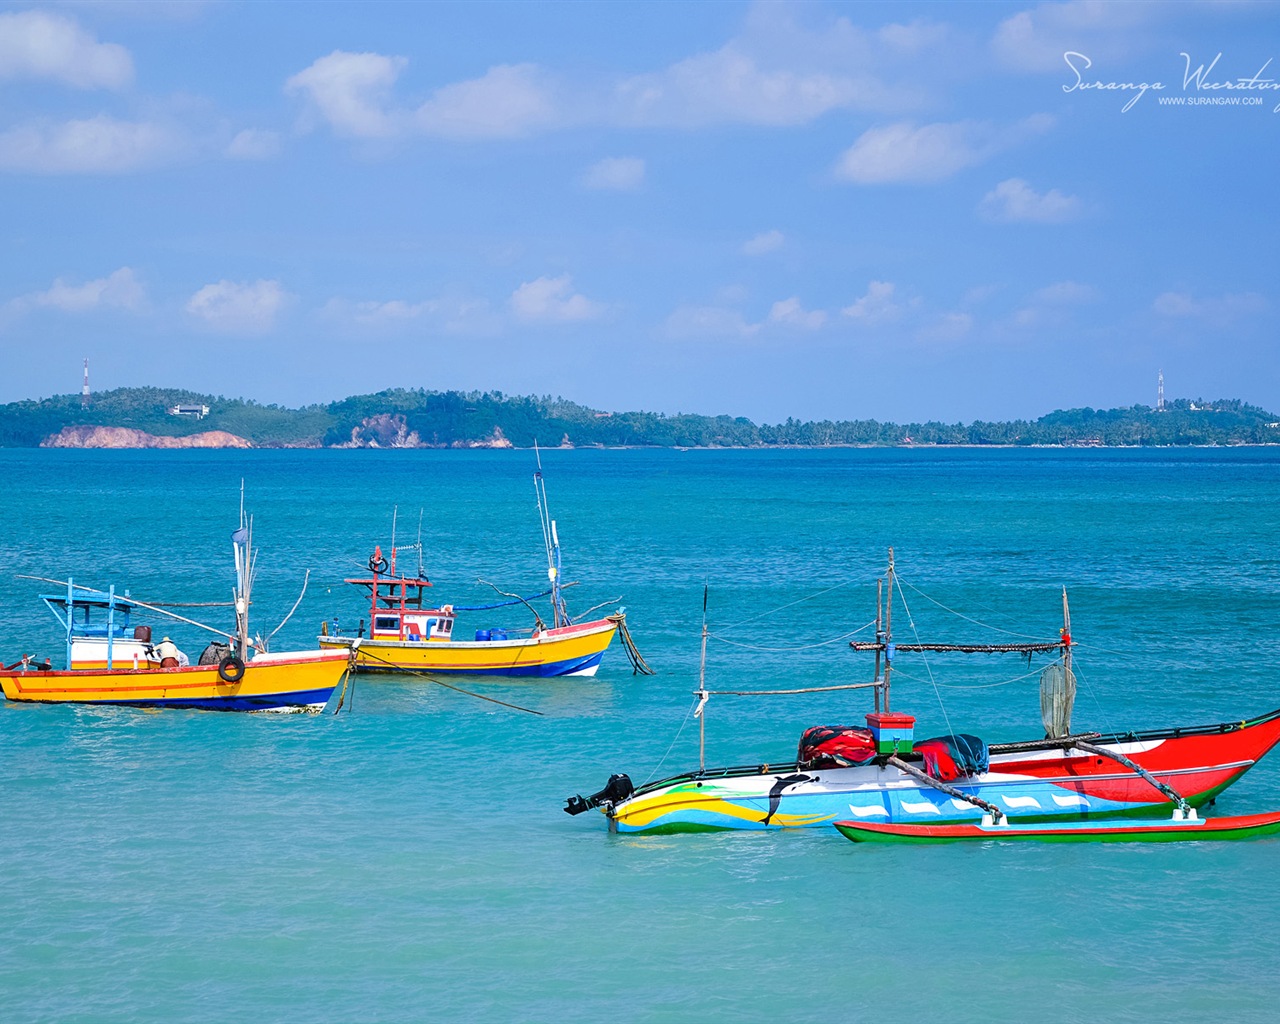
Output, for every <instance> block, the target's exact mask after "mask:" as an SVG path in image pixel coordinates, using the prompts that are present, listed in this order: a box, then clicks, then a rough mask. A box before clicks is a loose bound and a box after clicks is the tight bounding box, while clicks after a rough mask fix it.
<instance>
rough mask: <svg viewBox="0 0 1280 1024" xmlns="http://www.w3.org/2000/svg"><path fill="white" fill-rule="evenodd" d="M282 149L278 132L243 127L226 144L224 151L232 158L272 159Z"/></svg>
mask: <svg viewBox="0 0 1280 1024" xmlns="http://www.w3.org/2000/svg"><path fill="white" fill-rule="evenodd" d="M282 149H283V147H282V146H281V143H280V133H279V132H272V131H264V130H262V129H258V128H245V129H244V130H243V131H239V132H237V133H236V134H235V137H234V138H232V140H231V141H230V142H229V143H228V144H227V148H226V151H225V153H226V156H227V157H229V158H230V159H232V160H272V159H274V158H275V157H277V156H279V155H280V153H281V151H282Z"/></svg>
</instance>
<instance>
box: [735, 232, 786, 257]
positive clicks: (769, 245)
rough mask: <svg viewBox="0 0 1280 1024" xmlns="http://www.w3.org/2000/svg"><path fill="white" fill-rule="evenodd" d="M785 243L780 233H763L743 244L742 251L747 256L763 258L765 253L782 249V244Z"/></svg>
mask: <svg viewBox="0 0 1280 1024" xmlns="http://www.w3.org/2000/svg"><path fill="white" fill-rule="evenodd" d="M785 241H786V239H785V238H783V236H782V232H781V231H777V230H774V231H764V232H762V233H760V234H758V235H756V236H755V238H750V239H748V240H747V241H746V242H744V243H743V245H742V251H743V252H744V253H745V254H746V255H748V256H763V255H764V254H765V253H767V252H773V251H774V250H775V249H780V248H782V243H783V242H785Z"/></svg>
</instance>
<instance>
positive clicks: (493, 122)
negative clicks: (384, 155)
mask: <svg viewBox="0 0 1280 1024" xmlns="http://www.w3.org/2000/svg"><path fill="white" fill-rule="evenodd" d="M558 121H559V115H558V113H557V110H556V104H555V102H554V99H553V97H552V90H551V87H550V85H549V83H548V82H547V81H546V80H545V75H544V74H543V72H542V71H541V70H539V68H538V67H537V66H536V65H534V64H503V65H499V66H497V67H492V68H490V69H489V70H488V71H487V72H486V73H485V74H484V75H483V76H482V77H480V78H473V79H470V80H469V81H465V82H455V83H454V84H452V85H446V86H445V87H444V88H442V89H437V90H436V92H435V94H434V95H433V96H432V97H431V99H429V100H427V102H425V103H424V104H422V106H420V107H419V108H418V109H417V111H416V112H415V113H414V123H415V126H416V127H417V129H418V130H419V131H420V132H422V133H423V134H426V135H431V136H436V137H439V138H453V139H511V138H519V137H522V136H525V135H529V134H531V133H532V132H533V131H535V130H537V129H541V128H549V127H554V126H555V125H556V124H557V123H558Z"/></svg>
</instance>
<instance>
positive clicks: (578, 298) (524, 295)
mask: <svg viewBox="0 0 1280 1024" xmlns="http://www.w3.org/2000/svg"><path fill="white" fill-rule="evenodd" d="M511 309H512V311H513V312H514V313H515V315H516V317H517V318H518V319H520V320H524V321H529V322H541V323H574V322H578V321H583V320H594V319H596V318H597V317H599V316H601V315H602V314H603V312H604V307H603V306H602V305H600V304H599V303H595V302H592V301H591V300H590V299H588V298H587V297H586V296H585V295H580V294H578V293H576V292H574V291H573V279H572V278H571V277H570V276H569V275H568V274H563V275H561V276H560V277H539V278H538V279H537V280H534V281H526V282H524V283H523V284H522V285H520V286H519V287H518V288H517V289H516V290H515V291H514V292H512V293H511Z"/></svg>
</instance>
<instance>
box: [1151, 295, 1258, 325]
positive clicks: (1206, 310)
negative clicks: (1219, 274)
mask: <svg viewBox="0 0 1280 1024" xmlns="http://www.w3.org/2000/svg"><path fill="white" fill-rule="evenodd" d="M1269 306H1270V303H1268V302H1267V299H1266V297H1265V296H1263V295H1259V294H1258V293H1257V292H1237V293H1229V294H1225V295H1217V296H1208V297H1204V298H1195V297H1193V296H1192V294H1191V292H1189V291H1168V292H1162V293H1161V294H1160V295H1158V296H1156V298H1155V301H1154V302H1152V304H1151V308H1152V310H1154V311H1155V312H1156V313H1158V314H1159V315H1160V316H1161V317H1164V318H1166V319H1168V320H1171V321H1172V320H1201V321H1204V322H1207V323H1211V324H1228V323H1232V322H1234V321H1236V320H1239V319H1241V318H1243V317H1248V316H1254V315H1256V314H1259V313H1262V312H1265V311H1266V310H1267V309H1268V308H1269Z"/></svg>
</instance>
